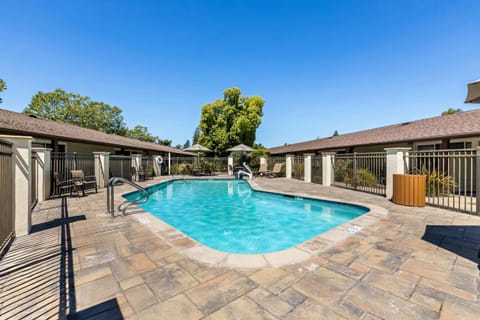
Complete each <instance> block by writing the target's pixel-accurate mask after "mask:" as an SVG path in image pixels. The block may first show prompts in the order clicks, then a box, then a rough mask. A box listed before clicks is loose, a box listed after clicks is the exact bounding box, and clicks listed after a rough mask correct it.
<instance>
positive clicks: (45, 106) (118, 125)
mask: <svg viewBox="0 0 480 320" xmlns="http://www.w3.org/2000/svg"><path fill="white" fill-rule="evenodd" d="M23 112H24V113H26V114H31V115H35V116H37V117H39V118H43V119H50V120H55V121H62V122H68V123H71V124H75V125H77V126H80V127H84V128H89V129H93V130H97V131H102V132H105V133H113V134H117V135H121V136H127V137H130V138H134V139H138V140H142V141H147V142H154V143H158V144H163V145H166V146H170V145H171V144H172V141H171V140H167V139H160V138H159V137H157V136H154V135H152V134H151V133H150V132H148V128H147V127H144V126H140V125H138V126H135V127H134V128H133V129H128V128H127V126H126V125H125V123H124V122H123V116H122V109H120V108H119V107H116V106H110V105H109V104H107V103H104V102H98V101H92V100H91V99H90V98H89V97H86V96H81V95H80V94H77V93H70V92H65V91H64V90H62V89H55V91H52V92H41V91H39V92H38V93H36V94H35V95H34V96H33V97H32V101H31V102H30V104H29V105H28V108H26V109H25V110H23Z"/></svg>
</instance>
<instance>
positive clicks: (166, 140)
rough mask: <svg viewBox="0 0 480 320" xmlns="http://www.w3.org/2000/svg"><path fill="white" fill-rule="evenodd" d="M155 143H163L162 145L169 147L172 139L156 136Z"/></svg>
mask: <svg viewBox="0 0 480 320" xmlns="http://www.w3.org/2000/svg"><path fill="white" fill-rule="evenodd" d="M155 143H156V144H161V145H164V146H169V147H171V146H172V140H168V139H160V138H159V137H157V140H155Z"/></svg>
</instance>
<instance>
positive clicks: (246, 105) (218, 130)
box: [198, 88, 265, 155]
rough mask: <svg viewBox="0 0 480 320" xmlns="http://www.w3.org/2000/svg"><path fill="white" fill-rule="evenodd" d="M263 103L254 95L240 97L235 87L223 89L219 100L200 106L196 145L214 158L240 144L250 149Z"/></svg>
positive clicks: (260, 117) (260, 118)
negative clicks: (201, 146) (206, 150)
mask: <svg viewBox="0 0 480 320" xmlns="http://www.w3.org/2000/svg"><path fill="white" fill-rule="evenodd" d="M264 103H265V101H264V100H263V99H262V98H261V97H258V96H252V97H243V96H242V93H241V91H240V89H239V88H229V89H226V90H225V91H224V92H223V100H222V99H218V100H215V101H214V102H212V103H209V104H206V105H204V106H203V107H202V115H201V118H200V125H199V128H200V136H199V139H198V142H199V143H200V144H202V145H204V146H206V147H207V148H209V149H211V150H213V152H214V153H215V155H223V154H225V152H226V149H228V148H230V147H233V146H235V145H237V144H240V143H243V144H245V145H247V146H252V145H253V143H254V142H255V138H256V131H257V128H258V126H259V125H260V123H261V121H262V116H263V111H262V108H263V105H264Z"/></svg>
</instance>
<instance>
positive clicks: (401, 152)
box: [385, 148, 411, 199]
mask: <svg viewBox="0 0 480 320" xmlns="http://www.w3.org/2000/svg"><path fill="white" fill-rule="evenodd" d="M410 150H411V148H386V149H385V151H386V152H387V170H386V171H387V174H386V187H385V195H386V198H387V199H392V197H393V175H394V174H403V173H405V167H406V166H405V162H404V157H405V156H407V155H408V151H410Z"/></svg>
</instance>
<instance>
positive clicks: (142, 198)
mask: <svg viewBox="0 0 480 320" xmlns="http://www.w3.org/2000/svg"><path fill="white" fill-rule="evenodd" d="M119 182H123V183H127V184H129V185H131V186H132V187H134V188H136V189H138V190H139V191H140V193H139V195H138V197H137V198H135V199H132V200H126V201H124V202H122V203H121V204H120V205H119V206H118V211H120V212H122V213H123V214H125V211H126V210H127V209H128V207H130V206H131V205H134V204H142V203H145V202H147V201H148V198H149V197H150V194H149V193H148V190H147V189H145V188H144V187H142V186H140V185H138V184H136V183H135V182H133V181H130V180H127V179H125V178H122V177H112V178H110V180H108V184H107V210H108V213H110V214H111V215H112V217H113V216H114V215H115V209H114V187H115V186H116V185H118V184H119Z"/></svg>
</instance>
